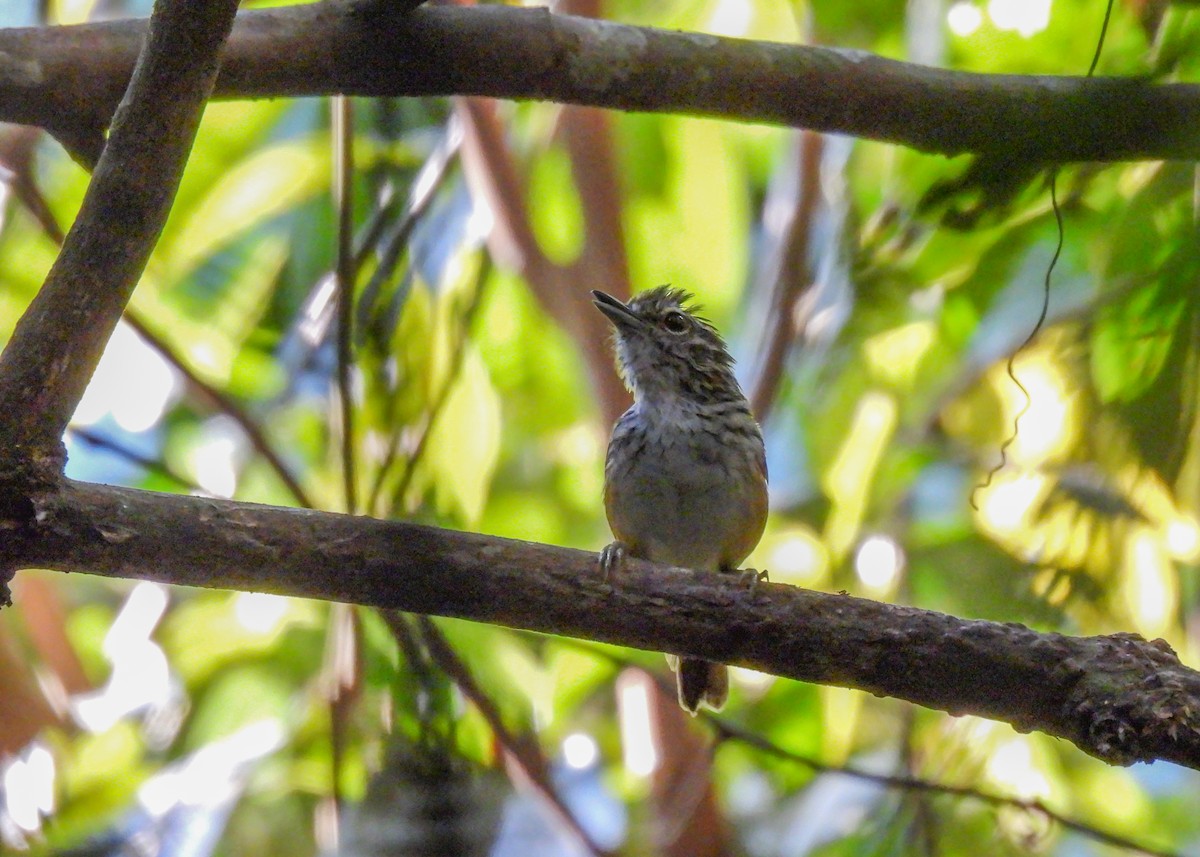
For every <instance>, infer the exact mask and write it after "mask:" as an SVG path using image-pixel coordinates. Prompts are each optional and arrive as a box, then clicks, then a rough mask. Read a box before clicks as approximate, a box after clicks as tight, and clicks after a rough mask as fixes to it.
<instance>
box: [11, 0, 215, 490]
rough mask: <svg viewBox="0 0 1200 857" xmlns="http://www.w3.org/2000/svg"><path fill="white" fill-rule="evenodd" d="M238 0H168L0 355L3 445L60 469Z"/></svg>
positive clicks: (175, 179)
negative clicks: (46, 269) (67, 437)
mask: <svg viewBox="0 0 1200 857" xmlns="http://www.w3.org/2000/svg"><path fill="white" fill-rule="evenodd" d="M236 10H237V0H215V1H214V2H210V0H159V2H158V3H157V4H156V6H155V12H154V17H153V18H152V20H151V22H150V25H149V30H148V35H147V38H146V46H145V49H144V50H142V52H141V55H140V57H139V59H138V61H137V68H136V70H135V71H134V73H133V78H132V80H131V81H130V83H129V91H128V92H127V93H126V96H125V99H124V100H123V101H122V102H121V105H120V107H119V109H118V110H117V113H116V116H115V117H114V119H113V126H112V134H111V136H110V137H109V141H108V144H107V145H106V146H105V148H104V153H103V155H102V156H101V157H100V160H99V163H98V165H97V167H96V172H95V175H94V177H93V179H92V183H91V185H90V186H89V187H88V191H87V195H86V196H85V197H84V200H83V206H82V208H81V209H80V212H79V217H78V219H77V220H76V222H75V225H74V226H73V227H72V228H71V231H70V232H69V233H68V235H67V238H66V241H65V242H64V243H63V249H62V252H61V253H60V254H59V256H58V259H57V260H56V261H55V263H54V266H53V267H52V268H51V269H50V273H49V275H48V276H47V278H46V282H45V284H44V285H43V287H42V289H41V291H40V292H39V293H38V295H37V297H36V298H34V301H33V304H32V305H31V306H30V309H29V311H28V312H26V313H25V315H24V316H22V318H21V320H20V322H18V324H17V327H16V330H15V331H14V332H13V336H12V339H11V340H10V341H9V343H8V347H7V348H5V350H4V353H3V355H0V413H3V414H4V422H3V425H2V426H0V446H3V447H4V449H5V455H6V457H8V458H9V459H10V461H11V460H19V458H24V459H25V460H26V462H29V461H32V462H34V463H35V464H36V465H41V466H42V467H44V468H46V475H49V474H52V473H54V472H56V471H57V470H58V469H59V467H60V466H61V463H62V456H63V453H62V441H61V438H62V433H63V431H64V430H65V429H66V427H67V423H68V422H69V420H70V419H71V414H72V413H73V412H74V410H75V406H76V405H77V404H78V402H79V399H80V398H81V397H82V396H83V391H84V388H86V386H87V384H88V381H89V380H90V379H91V375H92V371H93V369H95V366H96V364H97V362H99V360H100V354H101V352H103V350H104V346H105V344H106V343H107V342H108V338H109V336H110V335H111V333H112V331H113V328H114V327H115V326H116V324H117V321H118V320H119V319H120V317H121V312H122V311H123V310H124V308H125V304H126V303H127V302H128V300H129V296H130V295H131V294H132V293H133V289H134V286H135V285H137V281H138V278H139V277H140V276H141V273H142V270H143V269H144V268H145V265H146V260H147V259H148V258H149V256H150V251H151V249H152V248H153V247H154V242H155V240H156V239H157V238H158V235H159V232H160V231H161V230H162V226H163V223H164V222H165V221H166V218H167V211H168V210H169V208H170V205H171V201H172V199H173V198H174V196H175V190H176V188H177V187H178V184H179V177H180V175H181V174H182V172H183V166H184V164H185V163H186V161H187V155H188V152H189V151H190V150H191V146H192V140H193V138H194V137H195V133H196V127H197V125H198V124H199V121H200V115H201V113H202V111H203V109H204V103H205V101H206V99H207V98H208V94H209V92H210V90H211V89H212V84H213V81H214V80H215V78H216V74H217V66H218V63H219V58H220V49H221V45H222V43H223V42H224V40H225V37H226V36H227V35H228V33H229V29H230V27H231V26H232V23H233V17H234V13H235V12H236Z"/></svg>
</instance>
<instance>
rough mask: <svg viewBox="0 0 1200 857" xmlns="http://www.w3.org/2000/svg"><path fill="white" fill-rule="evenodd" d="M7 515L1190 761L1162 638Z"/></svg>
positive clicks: (793, 591) (114, 505) (517, 551)
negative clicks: (1056, 630) (1069, 631)
mask: <svg viewBox="0 0 1200 857" xmlns="http://www.w3.org/2000/svg"><path fill="white" fill-rule="evenodd" d="M29 502H30V506H31V508H32V509H33V514H32V515H31V516H29V517H26V518H24V519H21V520H11V519H10V520H3V519H0V531H2V532H0V535H2V538H0V568H4V567H7V568H17V567H28V566H38V567H44V568H51V569H58V570H61V571H75V572H86V573H91V574H102V575H109V576H115V577H129V578H138V579H143V580H156V581H160V582H163V583H173V584H185V585H190V586H203V587H214V588H225V589H239V590H251V591H264V592H275V593H280V594H286V595H295V596H302V597H307V598H322V599H330V600H335V601H349V602H353V603H356V604H367V605H373V606H377V607H388V608H395V609H400V610H406V611H411V612H415V613H426V614H431V615H436V616H452V617H458V618H462V619H471V620H475V621H479V622H488V623H492V624H497V625H505V626H508V627H512V628H522V629H526V630H530V631H538V632H542V633H547V634H562V635H567V636H575V637H584V638H587V639H590V640H597V641H601V642H606V643H614V644H618V645H623V646H632V647H635V648H640V649H649V650H658V651H667V652H675V653H677V654H683V655H692V656H696V657H703V658H708V659H710V660H716V661H724V662H727V663H733V664H739V665H742V666H747V667H752V668H754V669H758V670H762V671H764V672H769V673H774V674H776V675H781V676H786V677H789V678H795V679H800V680H803V681H811V682H819V683H822V684H832V685H839V686H843V687H853V688H859V689H861V690H865V691H868V692H870V693H874V694H877V695H881V696H893V697H898V698H900V699H907V700H909V701H911V702H915V703H918V704H920V705H924V706H927V707H930V708H937V709H941V710H944V711H949V712H951V713H953V714H976V715H979V716H981V717H988V718H992V719H995V720H1003V721H1006V722H1008V723H1011V724H1012V725H1013V726H1015V727H1016V728H1017V729H1019V730H1022V731H1030V730H1038V731H1042V732H1046V733H1048V734H1051V735H1055V736H1058V737H1060V738H1065V739H1067V740H1069V741H1071V742H1073V743H1074V744H1076V745H1077V746H1079V747H1080V748H1081V749H1083V750H1084V751H1085V752H1088V753H1090V754H1092V755H1094V756H1097V757H1099V758H1101V759H1104V760H1106V761H1108V762H1111V763H1114V764H1129V763H1131V762H1135V761H1150V760H1154V759H1164V760H1169V761H1173V762H1178V763H1179V764H1182V765H1187V766H1189V767H1194V768H1200V673H1197V672H1195V671H1193V670H1191V669H1188V668H1187V667H1185V666H1183V665H1182V664H1181V663H1180V662H1179V659H1178V658H1177V657H1176V656H1175V654H1174V652H1172V651H1171V649H1170V647H1169V646H1167V645H1166V644H1165V643H1163V642H1162V641H1155V642H1146V641H1145V640H1142V639H1141V638H1139V637H1137V636H1135V635H1127V634H1118V635H1109V636H1102V637H1068V636H1063V635H1060V634H1043V633H1038V632H1035V631H1032V630H1030V629H1028V628H1025V627H1023V626H1021V625H1015V624H997V623H994V622H983V621H972V620H964V619H957V618H954V617H952V616H947V615H944V614H940V613H935V612H931V611H928V610H919V609H916V608H912V607H897V606H894V605H889V604H881V603H876V602H873V601H867V600H864V599H860V598H853V597H850V596H845V595H829V594H823V593H818V592H809V591H806V590H803V589H798V588H796V587H792V586H782V585H775V584H760V585H758V586H757V587H755V588H753V589H751V588H748V587H747V586H745V585H744V584H742V583H741V582H740V580H737V579H733V578H722V577H718V576H716V575H705V574H698V573H694V572H688V571H683V570H679V569H668V568H666V567H663V566H658V565H655V564H652V563H648V562H644V561H640V560H630V561H629V563H628V565H627V567H626V569H625V570H624V572H623V573H622V574H621V575H620V576H619V577H618V578H617V579H616V580H615V581H613V583H612V585H607V584H605V583H604V581H603V580H602V578H601V576H600V574H599V573H598V571H597V567H596V555H595V554H592V553H587V552H584V551H578V550H569V549H567V548H560V547H551V546H548V545H540V544H533V543H528V542H519V541H512V540H508V539H501V538H495V537H489V536H483V535H478V534H473V533H462V532H454V531H451V530H443V529H437V528H434V527H425V526H419V525H416V524H409V523H403V522H397V521H378V520H373V519H368V518H357V517H352V516H348V515H338V514H333V513H328V512H313V511H302V510H294V509H281V508H275V507H269V506H256V505H251V504H245V503H236V502H231V501H223V500H212V499H205V498H198V497H182V496H176V495H168V494H154V493H152V492H147V491H137V490H133V489H128V488H115V487H107V486H101V485H89V484H84V483H72V482H66V483H64V484H63V485H62V486H61V487H60V488H58V489H54V490H47V491H42V492H39V493H37V494H35V495H33V496H31V497H30V498H29Z"/></svg>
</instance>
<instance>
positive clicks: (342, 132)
mask: <svg viewBox="0 0 1200 857" xmlns="http://www.w3.org/2000/svg"><path fill="white" fill-rule="evenodd" d="M332 109H333V140H334V147H333V161H334V185H333V200H334V205H335V206H336V207H337V320H338V325H337V385H338V401H339V402H340V404H341V412H342V489H343V495H344V502H345V504H346V511H348V512H350V514H354V513H355V512H356V511H358V490H357V486H356V483H357V472H356V471H357V465H356V462H355V454H354V449H355V444H354V441H355V437H354V390H353V383H352V377H351V376H352V372H353V368H354V365H353V364H354V353H353V347H354V286H355V284H356V282H357V280H358V268H357V266H356V265H355V264H354V263H355V254H354V231H353V230H354V107H353V104H352V103H351V101H350V99H349V98H347V97H346V96H344V95H339V96H336V97H334V99H333V101H332Z"/></svg>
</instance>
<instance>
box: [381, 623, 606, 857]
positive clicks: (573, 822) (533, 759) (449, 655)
mask: <svg viewBox="0 0 1200 857" xmlns="http://www.w3.org/2000/svg"><path fill="white" fill-rule="evenodd" d="M384 618H385V619H386V620H387V621H388V624H389V625H390V624H391V623H392V622H394V621H395V620H396V617H395V616H394V615H389V614H388V613H386V612H385V613H384ZM417 622H418V624H419V625H420V627H421V635H422V637H423V639H424V642H425V647H426V649H428V651H429V654H430V656H431V657H432V658H433V660H434V662H435V663H436V664H437V665H438V666H439V667H441V669H442V670H443V671H444V672H445V673H446V674H447V675H448V676H450V680H451V681H453V682H454V684H455V685H456V686H457V687H458V689H459V690H461V691H462V694H463V696H465V697H466V698H467V699H469V700H470V701H471V704H472V705H474V706H475V708H476V709H478V711H479V713H480V715H482V716H483V719H484V720H486V721H487V724H488V727H489V728H490V729H491V730H492V734H493V735H495V736H496V740H497V741H498V742H499V743H500V745H501V746H502V747H504V749H505V750H506V751H507V752H508V755H509V757H510V758H511V759H512V760H513V761H514V762H515V763H516V764H517V767H518V768H520V770H521V773H522V774H524V776H525V777H526V778H527V779H528V781H529V784H530V785H531V786H532V787H533V788H534V790H535V791H537V793H538V794H540V795H541V796H542V798H544V799H545V800H546V802H547V803H548V804H549V806H550V808H551V809H552V810H553V811H554V814H555V815H556V816H557V817H558V819H559V821H561V822H562V823H563V824H564V825H565V826H566V827H567V829H568V830H570V831H571V833H573V834H574V835H575V837H576V838H577V839H578V840H579V841H580V843H581V844H582V845H583V846H584V847H585V848H586V849H587V850H588V851H589V852H590V853H592V854H594V855H596V857H604V855H606V854H608V853H609V852H608V851H607V850H606V849H604V848H602V847H600V845H598V844H597V843H596V842H595V840H593V839H592V837H591V835H590V834H589V833H588V832H587V831H586V830H584V829H583V827H582V826H581V825H580V823H579V820H578V819H576V818H575V816H574V815H572V813H571V811H570V810H569V809H568V808H567V805H566V804H565V803H563V801H562V798H561V797H559V795H558V792H557V791H556V790H555V788H554V784H553V783H551V782H550V767H549V765H548V764H547V762H546V757H545V756H544V755H543V754H542V751H541V748H540V747H539V746H538V744H537V743H536V741H533V740H523V739H522V738H520V737H518V736H517V735H514V734H513V733H512V731H511V730H510V729H509V728H508V727H507V726H506V725H505V724H504V719H503V718H502V717H501V716H500V710H499V709H498V708H496V703H495V702H493V701H492V699H491V697H489V696H488V695H487V693H485V692H484V690H483V688H481V687H480V686H479V684H478V683H477V682H476V681H475V677H474V676H473V675H472V674H471V671H470V669H469V668H468V667H467V665H466V664H465V663H463V661H462V659H461V658H460V657H459V656H458V653H457V652H455V651H454V649H453V648H452V647H451V645H450V643H449V641H448V640H447V639H446V637H445V635H444V634H442V632H441V630H439V629H438V627H437V626H436V625H435V624H433V622H432V621H430V620H429V618H428V617H426V616H419V617H417Z"/></svg>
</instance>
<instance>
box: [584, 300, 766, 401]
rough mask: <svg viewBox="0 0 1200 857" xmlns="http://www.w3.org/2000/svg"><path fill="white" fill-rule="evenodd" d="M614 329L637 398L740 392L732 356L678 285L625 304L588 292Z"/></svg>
mask: <svg viewBox="0 0 1200 857" xmlns="http://www.w3.org/2000/svg"><path fill="white" fill-rule="evenodd" d="M592 299H593V302H594V303H595V304H596V308H597V309H599V310H600V311H601V312H602V313H604V314H605V315H606V316H608V319H609V321H611V322H612V323H613V327H614V328H615V331H616V343H617V364H618V366H619V367H620V370H621V377H622V378H624V380H625V384H626V386H628V387H629V389H630V391H631V392H632V393H633V394H634V397H635V398H636V399H638V400H642V399H644V398H650V399H654V398H657V397H660V396H682V397H685V398H688V399H693V400H695V401H699V402H702V403H703V402H708V401H713V402H718V401H727V400H728V399H730V398H733V397H741V395H742V392H741V389H740V388H739V387H738V384H737V380H736V379H735V378H734V376H733V357H731V356H730V354H729V349H728V348H726V346H725V341H724V340H723V339H721V335H720V334H719V333H717V330H716V328H714V327H713V326H712V324H710V323H709V322H708V321H707V320H706V319H704V318H702V317H701V316H699V315H698V314H697V312H698V308H697V307H695V306H693V305H692V297H691V295H689V294H688V293H687V292H685V291H683V290H682V289H673V288H671V287H670V286H659V287H657V288H654V289H650V290H648V291H645V292H642V293H641V294H639V295H637V296H635V297H634V298H633V299H632V300H630V301H629V303H627V304H625V303H621V301H619V300H617V299H616V298H614V297H613V296H612V295H609V294H606V293H604V292H600V291H593V292H592Z"/></svg>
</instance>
